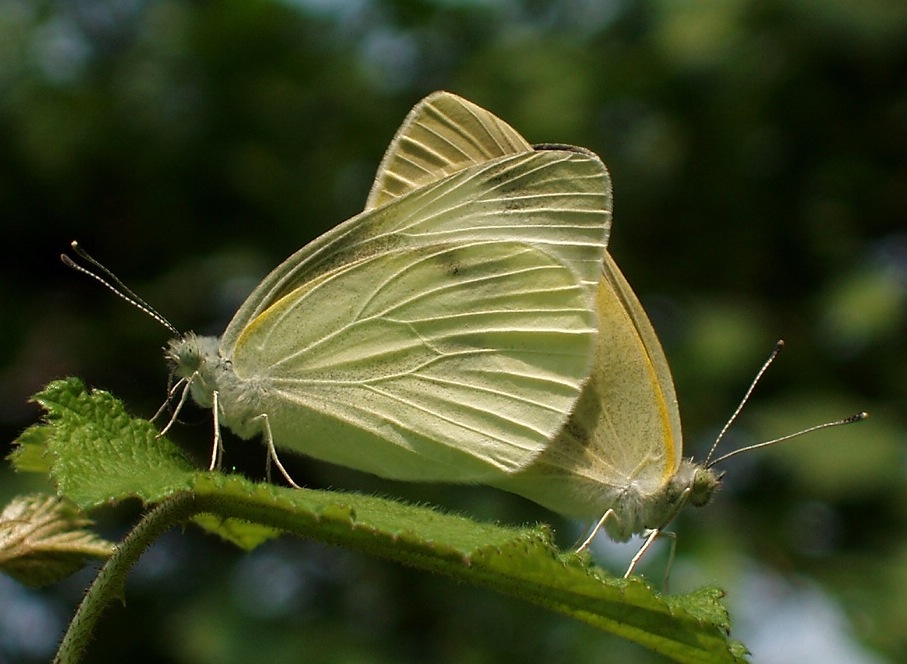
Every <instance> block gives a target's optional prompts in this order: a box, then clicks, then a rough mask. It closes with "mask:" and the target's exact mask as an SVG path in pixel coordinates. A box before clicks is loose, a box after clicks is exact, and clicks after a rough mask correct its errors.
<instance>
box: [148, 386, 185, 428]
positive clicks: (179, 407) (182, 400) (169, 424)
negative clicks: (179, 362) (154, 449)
mask: <svg viewBox="0 0 907 664" xmlns="http://www.w3.org/2000/svg"><path fill="white" fill-rule="evenodd" d="M180 384H182V385H183V393H182V394H181V395H180V400H179V403H177V404H176V408H174V409H173V416H172V417H171V418H170V421H169V422H167V424H166V425H165V426H164V428H163V429H161V430H160V432H159V433H158V435H157V438H160V437H161V436H165V435H167V432H168V431H170V427H172V426H173V423H174V422H176V420H177V418H178V417H179V414H180V411H181V410H182V409H183V406H184V405H185V403H186V400H187V399H188V398H189V387H190V381H188V380H186V379H185V378H180V379H179V381H177V383H176V385H174V386H173V389H172V390H169V391H168V392H167V400H166V401H164V403H163V404H161V407H160V408H158V411H157V412H156V413H155V414H154V417H152V418H151V421H152V422H154V420H156V419H157V418H158V416H159V415H160V414H161V413H163V412H164V409H165V408H166V407H167V404H169V403H170V399H172V398H173V395H174V393H175V392H176V390H178V389H179V387H180Z"/></svg>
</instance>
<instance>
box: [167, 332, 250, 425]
mask: <svg viewBox="0 0 907 664" xmlns="http://www.w3.org/2000/svg"><path fill="white" fill-rule="evenodd" d="M165 356H166V358H167V361H168V362H169V363H170V365H171V367H172V368H173V373H174V374H176V375H177V376H178V377H180V378H182V379H185V380H186V381H188V383H189V389H190V391H191V394H192V398H193V400H194V401H195V402H196V403H197V404H198V405H199V406H201V407H202V408H211V407H213V405H214V393H215V392H216V393H217V399H218V403H219V406H220V407H219V409H218V410H219V414H220V423H221V424H223V425H224V426H226V427H227V428H228V429H230V430H231V431H233V432H234V433H235V434H237V435H238V436H240V437H241V438H245V439H249V438H253V437H255V436H257V435H259V434H261V433H262V429H263V423H262V421H261V419H260V418H259V416H260V415H261V414H262V413H263V412H265V411H264V409H263V407H262V404H261V401H262V399H261V397H260V395H261V393H262V390H261V386H260V385H259V381H258V380H257V379H255V378H252V379H245V378H241V377H240V376H238V375H237V374H236V371H235V370H234V368H233V363H232V362H231V361H230V359H229V358H227V357H224V355H223V354H222V353H221V352H220V340H219V339H217V338H216V337H200V336H198V335H196V334H194V333H192V332H188V333H186V334H184V335H183V336H181V337H178V338H176V339H171V340H170V342H169V343H168V345H167V350H166V351H165Z"/></svg>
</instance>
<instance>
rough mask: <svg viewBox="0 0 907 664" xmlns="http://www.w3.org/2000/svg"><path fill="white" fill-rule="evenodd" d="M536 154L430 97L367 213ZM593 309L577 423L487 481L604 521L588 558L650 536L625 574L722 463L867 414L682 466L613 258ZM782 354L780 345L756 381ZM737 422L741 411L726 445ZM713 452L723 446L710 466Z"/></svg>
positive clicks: (645, 334)
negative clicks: (450, 179)
mask: <svg viewBox="0 0 907 664" xmlns="http://www.w3.org/2000/svg"><path fill="white" fill-rule="evenodd" d="M543 147H547V148H551V147H556V146H543ZM561 147H563V146H561ZM528 149H531V146H530V145H529V143H527V142H526V140H525V139H523V138H522V137H521V136H520V135H519V134H518V133H517V132H516V131H515V130H513V129H512V128H511V127H510V126H508V125H507V124H506V123H504V122H503V121H502V120H500V119H499V118H497V117H496V116H494V115H493V114H492V113H489V112H488V111H486V110H485V109H483V108H481V107H479V106H476V105H475V104H473V103H471V102H469V101H466V100H465V99H462V98H460V97H458V96H456V95H453V94H450V93H447V92H437V93H434V94H432V95H430V96H429V97H427V98H426V99H424V100H423V101H422V102H421V103H420V104H418V105H417V106H416V107H415V108H414V109H413V111H412V112H411V113H410V115H409V117H408V118H407V119H406V121H405V122H404V124H403V126H402V127H401V129H400V131H399V132H398V134H397V136H396V137H395V139H394V141H393V143H392V144H391V147H390V148H389V150H388V152H387V154H386V155H385V157H384V160H383V162H382V167H381V169H380V171H379V175H378V177H377V178H376V180H375V184H374V186H373V189H372V192H371V195H370V196H369V205H378V204H381V203H383V202H385V201H387V200H390V199H393V198H395V197H399V196H405V195H407V194H408V193H409V192H410V191H411V190H412V189H413V188H415V187H420V186H425V185H426V184H428V183H430V182H431V181H432V180H433V179H434V178H436V177H442V176H444V175H448V174H450V173H454V172H456V171H457V170H458V169H462V168H468V167H471V166H474V165H475V164H479V163H482V162H483V161H485V160H494V159H499V158H502V157H503V156H505V155H507V154H514V153H517V154H518V153H522V152H524V151H526V150H528ZM595 308H596V313H597V316H598V327H599V330H600V332H599V337H598V345H597V349H596V354H595V362H594V365H593V369H592V371H591V374H590V376H589V380H588V382H587V383H586V385H585V387H584V389H583V393H582V395H581V396H580V399H579V401H578V403H577V405H576V407H575V408H574V411H573V412H572V413H571V416H570V418H569V420H568V421H567V423H566V424H565V425H564V427H563V429H561V431H560V432H559V433H558V435H557V436H556V437H555V438H554V439H553V440H552V441H551V443H550V444H548V445H547V446H545V448H544V450H543V451H542V452H541V454H539V455H538V456H537V457H536V458H535V460H534V461H533V462H532V463H531V464H529V465H528V466H527V467H524V468H521V469H518V470H516V471H515V472H511V473H503V474H498V475H496V476H495V477H492V478H489V479H488V480H486V482H487V483H488V484H491V485H493V486H497V487H499V488H502V489H506V490H508V491H511V492H514V493H517V494H520V495H522V496H525V497H526V498H529V499H530V500H533V501H535V502H537V503H539V504H541V505H544V506H546V507H548V508H549V509H551V510H553V511H555V512H558V513H561V514H564V515H566V516H570V517H575V518H579V519H593V518H598V517H600V518H599V519H598V523H597V524H596V526H595V528H594V529H593V530H592V532H591V533H590V535H589V537H588V538H587V539H586V541H585V542H584V543H583V545H582V546H581V547H580V548H585V547H586V546H588V544H589V542H590V541H591V539H592V537H593V536H594V535H595V534H596V532H598V530H599V529H601V528H605V529H606V530H607V532H608V534H609V535H610V536H611V537H612V538H613V539H615V540H618V541H625V540H628V539H629V538H630V537H631V536H632V535H636V534H644V535H646V536H647V539H646V542H645V543H644V544H643V546H642V548H640V550H639V552H638V553H637V554H636V556H634V558H633V560H632V561H631V563H630V566H629V568H628V570H627V575H629V574H630V573H631V572H632V571H633V569H634V567H635V566H636V564H637V563H638V561H639V560H640V558H641V556H642V555H643V554H644V553H645V551H646V550H647V549H648V547H649V546H650V545H651V543H652V542H653V541H654V539H655V538H656V537H657V536H658V535H659V534H660V533H661V532H662V530H663V528H664V527H665V526H667V525H668V523H670V521H671V520H672V519H673V518H674V516H676V514H677V513H678V511H679V510H680V509H681V508H682V507H683V506H684V505H685V504H687V503H690V504H692V505H697V506H701V505H704V504H705V503H707V502H708V500H709V498H710V497H711V496H712V494H713V493H714V491H715V489H716V488H717V486H718V483H719V480H720V477H719V476H718V475H717V474H716V473H715V472H714V471H713V470H711V467H712V466H714V464H715V463H717V462H719V461H722V460H724V459H727V458H728V457H730V456H733V455H736V454H738V453H740V452H744V451H747V450H751V449H754V448H757V447H763V446H765V445H771V444H774V443H777V442H780V441H781V440H786V439H788V438H791V437H794V436H797V435H801V434H803V433H807V432H809V431H814V430H817V429H822V428H825V427H828V426H837V425H839V424H846V423H849V422H852V421H858V420H860V419H864V418H865V417H866V414H865V413H859V414H857V415H855V416H853V417H851V418H846V419H844V420H840V421H837V422H831V423H827V424H821V425H818V426H815V427H810V428H809V429H806V430H804V431H801V432H797V433H795V434H790V435H788V436H784V437H783V438H780V439H776V440H772V441H766V442H764V443H759V444H756V445H752V446H750V447H747V448H743V449H738V450H736V451H734V452H731V453H729V454H726V455H724V456H723V457H721V458H719V459H716V460H714V461H711V462H709V460H708V459H707V461H706V463H704V464H697V463H695V462H693V461H692V460H690V459H684V458H683V457H682V452H683V445H682V433H681V425H680V412H679V410H678V405H677V396H676V394H675V390H674V382H673V379H672V377H671V371H670V368H669V366H668V362H667V359H666V357H665V354H664V351H663V349H662V347H661V343H660V342H659V340H658V337H657V335H656V334H655V330H654V329H653V327H652V324H651V322H650V321H649V318H648V316H647V315H646V313H645V311H644V310H643V308H642V305H641V304H640V303H639V300H638V298H637V297H636V295H635V294H634V292H633V290H632V289H631V288H630V285H629V284H628V283H627V281H626V279H625V278H624V276H623V275H622V274H621V272H620V270H619V269H618V267H617V264H616V263H615V262H614V260H613V258H612V257H611V256H610V254H608V253H607V252H605V255H604V263H603V265H602V272H601V279H600V281H599V283H598V286H597V289H596V296H595ZM778 350H780V342H779V345H778V346H777V347H776V350H775V353H773V355H772V357H771V358H770V359H769V361H768V362H766V363H765V365H763V367H762V369H761V370H760V371H759V373H758V374H757V376H756V381H758V380H759V378H760V377H761V375H762V373H763V372H764V371H765V369H766V368H767V367H768V364H769V363H770V362H771V361H772V359H774V357H775V355H777V352H778ZM756 381H754V382H753V385H751V387H750V391H748V392H747V394H746V396H745V397H744V402H745V401H746V398H748V396H749V394H750V392H751V391H752V388H753V386H755V383H756ZM742 405H743V404H742V403H741V406H742ZM739 412H740V407H738V409H737V411H735V413H734V415H733V416H732V417H731V420H730V421H729V422H728V424H727V425H725V428H724V429H723V430H722V433H721V435H719V438H718V439H719V440H720V439H721V437H722V436H723V435H724V432H725V431H726V430H727V427H728V426H729V425H730V423H731V422H732V421H733V420H734V418H735V417H736V415H737V414H738V413H739ZM717 442H718V441H716V445H717ZM714 450H715V446H713V448H712V451H711V452H710V455H709V458H711V453H712V452H714Z"/></svg>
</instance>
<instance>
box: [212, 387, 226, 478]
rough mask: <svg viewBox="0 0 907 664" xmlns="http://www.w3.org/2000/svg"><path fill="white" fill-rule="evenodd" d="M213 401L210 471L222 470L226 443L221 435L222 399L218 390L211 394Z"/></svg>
mask: <svg viewBox="0 0 907 664" xmlns="http://www.w3.org/2000/svg"><path fill="white" fill-rule="evenodd" d="M211 398H212V400H213V402H214V403H213V404H212V410H213V412H214V445H212V446H211V463H210V464H209V465H208V470H220V465H221V461H222V460H223V458H224V441H223V438H221V435H220V399H219V397H218V394H217V390H214V392H212V393H211Z"/></svg>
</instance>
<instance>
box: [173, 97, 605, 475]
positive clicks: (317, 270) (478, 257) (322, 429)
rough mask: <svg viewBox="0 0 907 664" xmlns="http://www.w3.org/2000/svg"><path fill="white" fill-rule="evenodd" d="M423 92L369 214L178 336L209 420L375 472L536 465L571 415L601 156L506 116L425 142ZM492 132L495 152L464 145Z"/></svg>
mask: <svg viewBox="0 0 907 664" xmlns="http://www.w3.org/2000/svg"><path fill="white" fill-rule="evenodd" d="M447 98H449V99H456V98H454V97H452V96H448V97H445V96H444V95H443V94H442V96H441V97H434V99H435V100H436V101H437V100H440V99H447ZM431 100H432V98H429V99H428V100H425V101H423V102H422V103H421V104H420V105H419V106H417V108H416V109H415V110H414V111H413V112H412V113H411V114H410V116H409V118H408V119H407V121H406V122H405V123H404V125H403V127H402V128H401V130H400V132H399V133H398V135H397V137H396V138H395V139H394V142H393V144H392V145H391V147H390V148H389V150H388V153H387V155H386V156H385V159H384V161H383V162H382V168H381V170H380V172H379V176H378V179H377V181H376V183H375V186H374V188H373V190H372V193H371V194H370V196H369V203H368V208H367V209H366V211H365V212H363V213H362V214H360V215H357V216H356V217H353V218H352V219H349V220H348V221H346V222H344V223H342V224H340V225H339V226H337V227H335V228H334V229H332V230H331V231H329V232H327V233H325V234H324V235H322V236H321V237H319V238H317V239H315V240H314V241H313V242H311V243H310V244H308V245H306V246H305V247H303V248H302V249H300V250H299V251H297V252H296V253H295V254H293V255H292V256H290V257H289V258H288V259H287V260H285V261H284V262H283V263H281V264H280V265H279V266H278V267H277V268H276V269H275V270H274V271H273V272H271V274H269V275H268V276H267V277H265V279H264V280H263V281H262V282H261V284H259V286H258V287H257V288H256V289H255V290H254V291H253V292H252V294H251V295H250V296H249V298H248V299H247V300H246V302H245V303H244V304H243V305H242V306H241V307H240V309H239V311H238V312H237V313H236V315H235V316H234V318H233V320H232V321H231V322H230V324H229V325H228V326H227V329H226V331H225V332H224V334H223V336H222V337H221V338H220V339H215V338H213V337H199V336H196V335H194V334H192V333H189V334H186V335H183V336H181V337H179V338H176V339H174V340H172V341H171V342H170V345H169V349H168V352H167V357H168V359H169V360H170V362H171V363H172V365H173V367H174V370H175V372H176V374H177V375H178V376H179V377H181V378H182V379H184V380H185V381H187V382H188V385H189V389H190V390H191V394H192V396H193V398H194V399H195V401H197V402H198V403H199V404H200V405H202V406H204V407H213V408H214V413H215V418H216V421H217V425H218V426H219V425H223V426H226V427H228V428H230V429H231V430H232V431H234V432H235V433H237V434H238V435H239V436H241V437H243V438H252V437H255V436H258V435H262V436H263V437H264V438H265V440H266V442H267V443H268V445H269V446H272V449H273V447H277V448H280V449H291V450H295V451H297V452H302V453H304V454H307V455H311V456H313V457H317V458H319V459H323V460H326V461H330V462H333V463H337V464H342V465H345V466H349V467H352V468H357V469H359V470H363V471H367V472H371V473H374V474H376V475H380V476H382V477H387V478H393V479H404V480H440V481H450V482H483V481H487V480H489V479H493V478H496V477H499V476H501V475H507V474H512V473H514V472H516V471H518V470H520V469H523V468H526V467H527V466H529V465H530V464H531V463H532V462H533V461H534V460H535V459H536V458H537V457H538V456H539V455H540V454H541V452H542V451H543V450H544V449H545V448H546V446H547V445H548V444H549V443H550V441H551V440H552V439H553V438H554V437H555V436H556V435H557V433H558V431H560V429H561V428H562V426H563V425H564V423H565V422H566V420H567V418H568V416H569V415H570V413H571V412H572V411H573V408H574V406H575V404H576V402H577V399H578V398H579V395H580V392H581V390H582V388H583V386H584V385H585V383H586V382H587V379H588V376H589V372H590V370H591V367H592V362H593V359H594V355H595V349H596V345H597V343H596V342H597V335H598V318H597V316H596V314H595V308H594V298H595V290H596V285H597V283H598V280H599V275H600V273H601V269H602V261H603V256H604V248H605V245H606V242H607V237H608V228H609V224H610V184H609V179H608V175H607V173H606V171H605V168H604V165H603V164H602V163H601V161H600V160H599V159H598V158H597V157H595V156H594V155H592V154H590V153H587V152H585V151H580V150H572V149H559V150H543V151H538V150H534V149H532V148H531V147H529V146H528V145H522V146H521V144H519V143H516V142H509V141H511V140H516V139H519V135H518V134H516V132H514V131H513V130H512V129H510V128H509V127H508V126H507V125H506V124H504V123H503V122H500V121H497V120H496V119H495V121H494V122H491V123H489V124H483V130H486V131H487V132H488V134H487V135H483V136H482V139H481V142H480V143H477V142H475V141H463V140H459V138H458V139H457V140H451V141H449V142H448V141H446V140H445V136H444V135H443V133H444V132H446V131H448V130H449V131H452V132H454V133H456V132H457V131H461V132H464V134H466V135H468V134H469V133H470V132H471V131H472V130H473V129H474V125H473V124H470V120H469V118H460V120H462V121H463V122H466V125H467V126H466V127H465V128H464V127H463V126H462V125H461V126H459V127H458V126H457V119H456V118H454V119H453V121H454V125H453V126H451V127H447V128H445V130H444V132H441V134H437V135H435V136H433V137H429V139H428V140H426V141H420V140H419V139H418V134H419V123H418V121H417V119H418V118H419V117H421V116H422V114H423V113H428V112H431V111H433V110H434V109H435V108H436V104H435V103H434V102H433V101H431ZM472 108H478V107H473V106H472V105H471V104H468V102H466V103H464V104H463V105H460V106H458V109H459V110H461V111H465V112H467V113H468V112H469V111H470V110H471V109H472ZM486 115H489V114H486ZM490 117H493V116H490ZM473 119H475V118H473ZM464 129H465V131H464ZM519 140H521V139H519ZM492 141H493V142H495V143H496V144H497V143H498V142H500V146H499V148H498V149H497V150H496V151H497V152H499V153H501V154H498V155H482V156H481V158H478V154H476V155H471V154H470V155H467V156H466V161H463V160H462V159H461V158H460V155H459V152H458V151H459V150H460V149H462V148H463V147H464V146H465V144H466V143H469V146H468V147H469V149H473V148H478V147H479V146H480V144H481V145H485V144H486V143H489V142H492ZM503 146H506V150H505V149H504V147H503ZM275 459H276V456H275ZM278 463H279V462H278Z"/></svg>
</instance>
